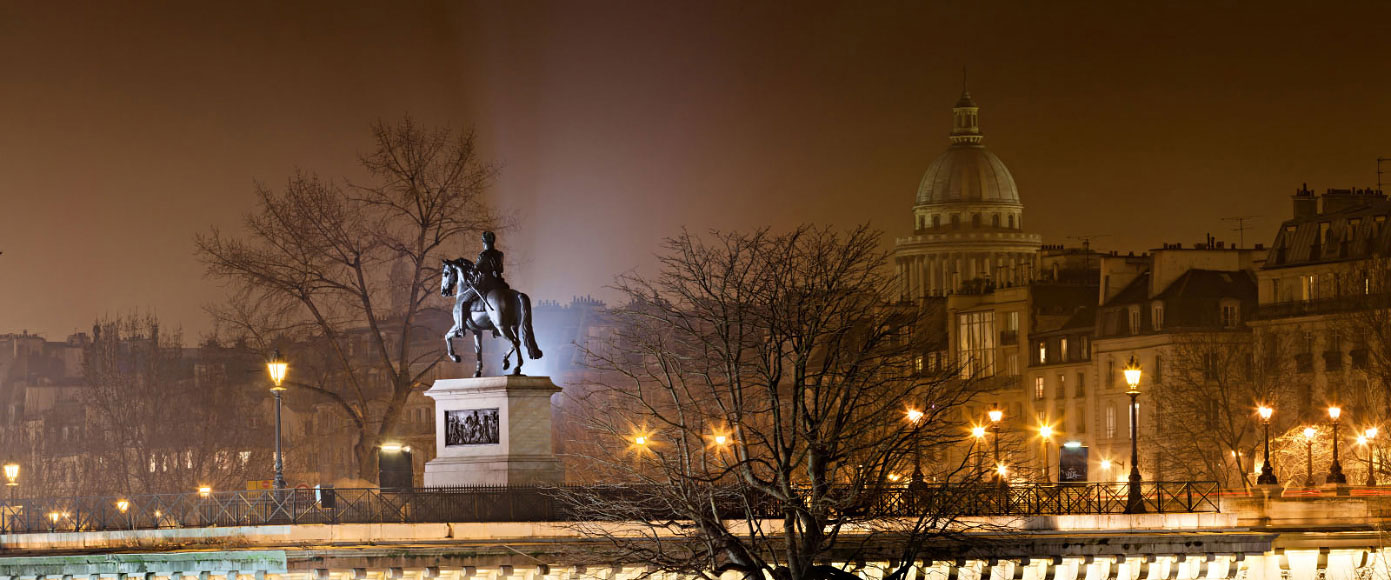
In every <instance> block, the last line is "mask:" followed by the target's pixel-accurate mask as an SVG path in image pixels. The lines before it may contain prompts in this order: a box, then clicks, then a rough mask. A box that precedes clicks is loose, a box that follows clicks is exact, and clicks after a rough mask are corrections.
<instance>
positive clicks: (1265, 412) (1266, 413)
mask: <svg viewBox="0 0 1391 580" xmlns="http://www.w3.org/2000/svg"><path fill="white" fill-rule="evenodd" d="M1256 411H1257V412H1259V413H1260V414H1261V418H1262V419H1265V420H1266V421H1269V420H1270V416H1271V415H1273V414H1275V409H1272V408H1270V407H1267V406H1265V405H1261V407H1260V408H1259V409H1256Z"/></svg>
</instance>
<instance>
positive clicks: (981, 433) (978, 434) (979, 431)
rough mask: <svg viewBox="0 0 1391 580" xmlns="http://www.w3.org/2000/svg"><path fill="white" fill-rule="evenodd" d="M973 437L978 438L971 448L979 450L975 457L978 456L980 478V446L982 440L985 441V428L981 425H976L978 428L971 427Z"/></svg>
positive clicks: (977, 470) (977, 472) (977, 471)
mask: <svg viewBox="0 0 1391 580" xmlns="http://www.w3.org/2000/svg"><path fill="white" fill-rule="evenodd" d="M971 436H972V437H975V438H976V440H975V442H973V443H972V444H971V447H975V448H977V449H976V452H975V454H974V455H975V456H976V476H980V454H981V451H980V449H979V447H980V445H981V440H982V439H985V427H981V426H980V425H976V426H974V427H971Z"/></svg>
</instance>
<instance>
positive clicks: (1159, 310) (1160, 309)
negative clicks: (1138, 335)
mask: <svg viewBox="0 0 1391 580" xmlns="http://www.w3.org/2000/svg"><path fill="white" fill-rule="evenodd" d="M1150 310H1151V311H1150V319H1151V320H1152V321H1153V324H1154V329H1155V330H1160V329H1162V328H1164V303H1163V302H1155V303H1154V306H1153V307H1152V308H1151V309H1150Z"/></svg>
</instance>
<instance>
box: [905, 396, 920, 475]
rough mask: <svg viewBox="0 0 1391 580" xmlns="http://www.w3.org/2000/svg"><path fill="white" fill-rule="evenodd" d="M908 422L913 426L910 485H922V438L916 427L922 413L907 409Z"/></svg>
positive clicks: (918, 424)
mask: <svg viewBox="0 0 1391 580" xmlns="http://www.w3.org/2000/svg"><path fill="white" fill-rule="evenodd" d="M906 415H907V417H908V422H909V423H911V424H912V425H913V477H912V480H911V483H922V481H923V450H922V437H919V436H918V427H920V426H921V425H920V424H921V422H922V420H923V412H922V411H919V410H917V409H908V412H907V413H906Z"/></svg>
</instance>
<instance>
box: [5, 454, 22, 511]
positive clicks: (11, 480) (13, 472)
mask: <svg viewBox="0 0 1391 580" xmlns="http://www.w3.org/2000/svg"><path fill="white" fill-rule="evenodd" d="M5 485H6V486H7V487H9V488H10V502H11V503H13V502H14V494H15V490H17V489H19V464H18V463H6V464H5Z"/></svg>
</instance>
